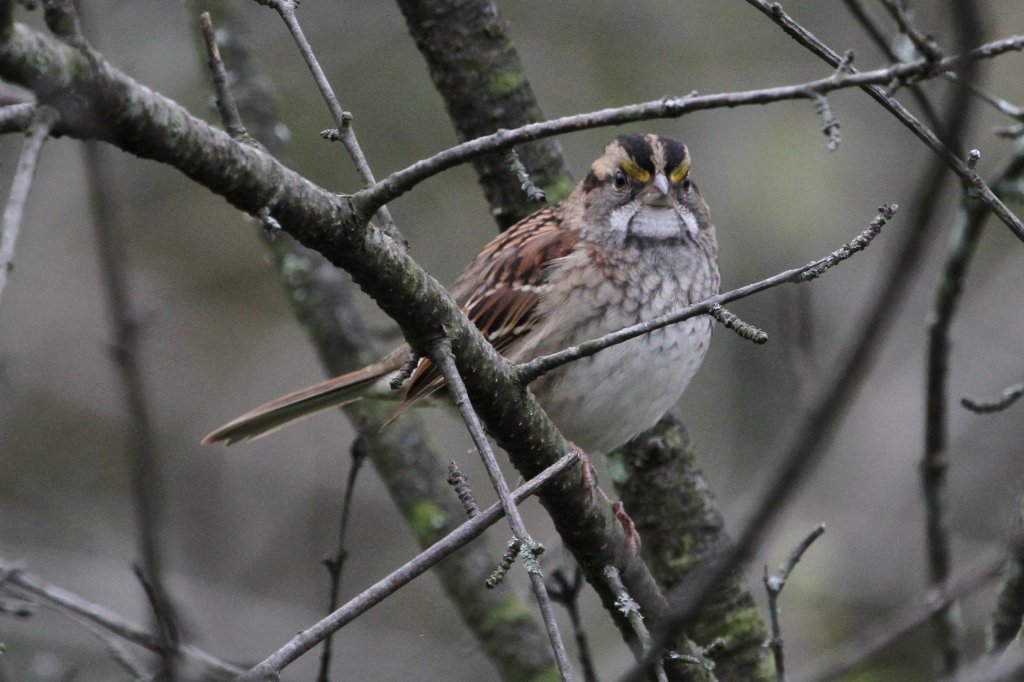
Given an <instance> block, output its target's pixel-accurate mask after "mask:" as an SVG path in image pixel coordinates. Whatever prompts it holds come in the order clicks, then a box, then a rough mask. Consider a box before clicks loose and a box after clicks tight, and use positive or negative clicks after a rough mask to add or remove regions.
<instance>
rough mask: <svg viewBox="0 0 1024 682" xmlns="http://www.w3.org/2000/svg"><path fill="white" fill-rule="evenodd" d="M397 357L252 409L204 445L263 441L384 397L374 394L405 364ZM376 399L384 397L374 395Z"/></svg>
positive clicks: (207, 438)
mask: <svg viewBox="0 0 1024 682" xmlns="http://www.w3.org/2000/svg"><path fill="white" fill-rule="evenodd" d="M395 355H396V354H395V353H392V354H391V355H389V356H388V357H386V358H384V359H383V360H381V361H380V362H375V363H373V364H372V365H367V366H366V367H363V368H362V369H358V370H356V371H354V372H349V373H348V374H342V375H341V376H338V377H334V378H333V379H327V380H326V381H321V382H320V383H318V384H314V385H313V386H309V387H307V388H303V389H301V390H299V391H295V392H294V393H289V394H288V395H285V396H281V397H280V398H277V399H276V400H271V401H270V402H269V403H266V404H265V405H260V406H259V407H256V408H253V409H251V410H249V411H248V412H246V413H245V414H243V415H242V416H240V417H236V418H235V419H232V420H231V421H229V422H228V423H227V424H225V425H224V426H221V427H220V428H218V429H217V430H215V431H213V432H211V433H210V434H208V435H207V436H206V437H205V438H203V441H202V442H203V445H210V444H212V443H224V444H225V445H231V444H233V443H237V442H239V441H242V440H249V439H252V438H260V437H261V436H265V435H267V434H268V433H271V432H272V431H276V430H277V429H279V428H281V427H282V426H285V425H287V424H289V423H291V422H293V421H297V420H299V419H304V418H306V417H308V416H310V415H312V414H314V413H316V412H319V411H320V410H325V409H327V408H328V407H335V406H338V405H344V404H346V403H350V402H353V401H355V400H359V399H360V398H362V397H367V394H368V393H382V391H375V390H374V388H375V387H378V386H379V382H380V381H381V380H382V379H383V378H385V377H387V376H388V375H390V374H391V373H392V372H394V371H395V370H396V369H398V367H400V366H401V364H402V363H401V361H400V359H396V358H395V357H394V356H395ZM385 383H386V382H385ZM396 396H397V394H396ZM374 397H378V398H379V397H383V396H381V395H374Z"/></svg>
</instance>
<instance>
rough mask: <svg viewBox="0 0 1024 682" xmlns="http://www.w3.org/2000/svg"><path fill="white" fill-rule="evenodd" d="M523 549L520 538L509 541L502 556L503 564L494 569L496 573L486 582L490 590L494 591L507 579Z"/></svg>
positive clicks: (488, 577)
mask: <svg viewBox="0 0 1024 682" xmlns="http://www.w3.org/2000/svg"><path fill="white" fill-rule="evenodd" d="M522 548H523V545H522V543H521V542H519V538H512V539H511V540H509V543H508V549H506V550H505V553H504V554H502V555H501V562H500V563H499V564H498V567H497V568H496V569H494V572H493V573H491V574H490V575H489V576H487V580H486V581H485V582H484V584H485V585H486V586H487V587H488V588H489V589H494V588H495V587H497V586H498V585H500V584H501V581H502V580H504V579H505V576H506V575H507V574H508V572H509V571H510V570H511V569H512V564H514V563H515V562H516V558H517V557H518V556H519V552H520V551H521V550H522Z"/></svg>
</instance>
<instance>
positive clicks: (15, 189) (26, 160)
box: [0, 107, 59, 298]
mask: <svg viewBox="0 0 1024 682" xmlns="http://www.w3.org/2000/svg"><path fill="white" fill-rule="evenodd" d="M58 120H59V117H58V116H57V112H56V111H54V110H53V109H51V108H49V107H38V108H36V109H35V110H34V111H33V112H32V122H31V123H30V124H29V129H28V135H27V136H26V137H25V143H24V144H23V145H22V148H21V156H20V157H18V166H17V168H16V169H15V171H14V179H13V180H12V181H11V191H10V194H9V195H8V197H7V205H6V206H4V213H3V218H0V298H2V297H3V294H4V289H6V288H7V276H8V275H9V274H10V272H11V270H12V269H14V249H15V246H16V245H17V243H18V234H19V232H20V231H21V218H22V216H23V215H24V213H25V203H26V202H27V201H28V193H29V190H31V189H32V178H33V177H34V176H35V173H36V162H37V161H39V154H40V153H42V151H43V143H45V142H46V138H48V137H49V136H50V131H51V130H52V129H53V126H54V125H55V124H56V123H57V121H58Z"/></svg>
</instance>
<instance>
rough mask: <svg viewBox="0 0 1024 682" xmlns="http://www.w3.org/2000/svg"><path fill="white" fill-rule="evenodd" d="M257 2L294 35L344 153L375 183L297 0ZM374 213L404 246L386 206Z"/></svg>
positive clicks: (376, 208) (363, 176) (362, 176)
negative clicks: (310, 38)
mask: <svg viewBox="0 0 1024 682" xmlns="http://www.w3.org/2000/svg"><path fill="white" fill-rule="evenodd" d="M256 2H258V3H259V4H261V5H264V6H265V7H270V8H271V9H273V10H274V11H276V12H277V13H278V14H279V15H281V19H282V20H284V23H285V26H287V27H288V32H289V33H291V34H292V39H294V40H295V45H296V47H298V48H299V52H300V53H301V54H302V58H303V59H304V60H306V66H308V67H309V71H310V73H311V74H313V80H314V81H315V82H316V87H317V88H318V89H319V90H320V95H321V96H322V97H323V98H324V102H326V103H327V109H328V110H329V111H330V112H331V117H332V118H333V119H334V125H335V126H336V128H337V131H338V135H337V139H339V140H340V141H341V143H342V144H343V145H344V146H345V150H346V151H348V154H349V157H351V159H352V162H353V163H354V164H355V166H356V171H357V172H358V173H359V177H361V178H362V179H363V182H365V183H366V184H367V185H373V184H374V183H375V182H376V180H375V179H374V177H373V171H372V170H371V169H370V164H369V163H368V162H367V161H366V155H365V154H363V148H362V147H360V146H359V140H358V139H357V138H356V131H355V130H354V129H353V127H352V114H351V113H349V112H346V111H345V110H344V109H342V107H341V103H340V102H339V101H338V97H337V96H336V95H335V94H334V89H333V88H332V87H331V83H330V81H328V80H327V74H325V73H324V70H323V68H322V67H321V66H320V62H319V61H318V60H317V58H316V55H315V54H314V53H313V47H312V46H311V45H310V44H309V41H308V40H306V34H305V33H304V32H303V30H302V26H301V25H300V24H299V18H298V17H297V16H296V15H295V8H296V7H297V6H298V4H299V3H298V2H297V0H256ZM374 212H375V213H376V214H377V217H378V219H379V220H380V222H381V225H382V226H383V229H384V232H385V233H386V234H387V235H388V236H390V237H391V238H392V239H394V240H395V241H396V242H397V243H399V244H401V243H403V240H402V235H401V233H400V232H399V231H398V227H397V226H396V225H395V222H394V220H392V219H391V214H390V213H389V212H388V209H387V207H386V206H384V204H383V203H381V205H380V206H376V207H374Z"/></svg>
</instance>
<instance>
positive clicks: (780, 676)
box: [764, 523, 825, 682]
mask: <svg viewBox="0 0 1024 682" xmlns="http://www.w3.org/2000/svg"><path fill="white" fill-rule="evenodd" d="M824 532H825V524H824V523H822V524H820V525H819V526H818V527H817V528H815V529H814V530H812V531H811V532H810V533H808V535H807V536H806V537H805V538H804V539H803V540H801V541H800V542H799V543H798V544H797V545H796V547H794V548H793V549H792V550H790V552H789V556H788V557H786V562H785V563H784V564H782V566H780V567H779V571H778V573H776V574H775V575H772V576H769V575H768V566H767V564H766V565H765V567H764V589H765V591H766V592H767V593H768V615H769V619H770V621H771V624H772V635H771V639H770V640H769V641H768V642H767V644H768V646H769V647H770V648H771V650H772V655H773V656H774V657H775V679H776V680H778V682H786V663H785V656H784V655H783V649H782V625H781V623H780V621H779V595H781V594H782V590H783V588H784V587H786V581H787V580H789V574H790V573H792V572H793V569H794V568H796V565H797V562H799V561H800V558H801V557H803V555H804V552H806V551H807V550H808V548H810V546H811V545H812V544H814V541H815V540H817V539H818V538H819V537H821V535H822V533H824Z"/></svg>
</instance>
